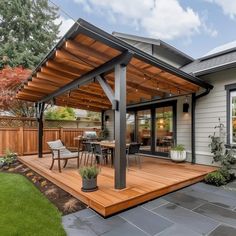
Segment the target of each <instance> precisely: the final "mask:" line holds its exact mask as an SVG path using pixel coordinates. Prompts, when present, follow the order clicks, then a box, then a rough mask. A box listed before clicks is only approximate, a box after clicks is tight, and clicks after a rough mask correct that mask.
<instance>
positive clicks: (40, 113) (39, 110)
mask: <svg viewBox="0 0 236 236" xmlns="http://www.w3.org/2000/svg"><path fill="white" fill-rule="evenodd" d="M44 105H45V104H44V103H39V104H38V105H37V107H36V109H37V121H38V157H39V158H41V157H43V112H44Z"/></svg>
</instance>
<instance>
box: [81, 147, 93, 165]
mask: <svg viewBox="0 0 236 236" xmlns="http://www.w3.org/2000/svg"><path fill="white" fill-rule="evenodd" d="M83 156H84V165H88V164H89V159H90V165H92V164H93V159H94V152H93V145H92V143H90V142H84V143H83V151H82V154H81V159H82V158H83Z"/></svg>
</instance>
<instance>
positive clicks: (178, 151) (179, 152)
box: [170, 144, 187, 162]
mask: <svg viewBox="0 0 236 236" xmlns="http://www.w3.org/2000/svg"><path fill="white" fill-rule="evenodd" d="M170 157H171V160H172V161H175V162H183V161H185V160H186V157H187V155H186V150H185V148H184V145H182V144H178V145H176V146H174V147H173V148H171V150H170Z"/></svg>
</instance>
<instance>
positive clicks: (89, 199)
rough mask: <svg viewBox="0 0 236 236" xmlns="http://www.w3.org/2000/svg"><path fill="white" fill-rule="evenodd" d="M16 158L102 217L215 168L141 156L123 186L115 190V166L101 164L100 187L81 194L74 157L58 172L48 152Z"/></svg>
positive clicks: (202, 176) (186, 182) (156, 195)
mask: <svg viewBox="0 0 236 236" xmlns="http://www.w3.org/2000/svg"><path fill="white" fill-rule="evenodd" d="M19 159H20V161H21V162H23V163H24V164H26V165H27V166H29V167H30V168H31V169H33V170H34V171H35V172H37V173H38V174H40V175H42V176H44V177H45V178H47V179H48V180H50V181H51V182H53V183H54V184H56V185H58V186H59V187H61V188H62V189H64V190H65V191H67V192H69V193H70V194H71V195H73V196H74V197H75V198H78V199H79V200H81V201H82V202H84V203H85V204H87V205H88V206H89V207H91V208H92V209H94V210H95V211H97V212H98V213H100V214H101V215H103V216H104V217H105V216H109V215H112V214H114V213H117V212H119V211H122V210H125V209H127V208H130V207H133V206H136V205H138V204H140V203H143V202H146V201H148V200H151V199H154V198H157V197H159V196H161V195H164V194H166V193H169V192H172V191H174V190H177V189H180V188H182V187H185V186H188V185H191V184H193V183H196V182H199V181H201V180H202V179H203V178H204V176H205V175H206V174H207V173H209V172H212V171H214V170H215V169H216V168H214V167H210V166H203V165H197V164H195V165H192V164H190V163H173V162H171V161H169V160H164V159H154V158H148V157H143V158H142V169H139V168H138V167H136V165H135V163H133V164H132V163H131V167H130V169H129V171H127V188H126V189H123V190H115V189H114V169H112V168H110V167H105V166H103V167H102V169H101V173H100V175H99V176H98V186H99V190H98V191H96V192H92V193H84V192H82V191H81V177H80V175H79V173H78V171H77V169H76V163H75V162H74V160H70V161H69V162H68V166H67V167H66V168H65V169H63V170H62V173H59V172H58V169H57V165H56V164H55V165H54V169H53V170H52V171H50V170H49V166H50V163H51V157H50V156H48V155H45V156H44V157H43V158H41V159H39V158H37V156H23V157H20V158H19Z"/></svg>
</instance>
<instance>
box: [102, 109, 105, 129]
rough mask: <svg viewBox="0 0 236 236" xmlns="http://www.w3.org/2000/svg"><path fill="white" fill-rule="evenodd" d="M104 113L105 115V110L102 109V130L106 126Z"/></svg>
mask: <svg viewBox="0 0 236 236" xmlns="http://www.w3.org/2000/svg"><path fill="white" fill-rule="evenodd" d="M104 115H105V111H104V110H102V112H101V130H104V128H105V123H104V121H105V117H104Z"/></svg>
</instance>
